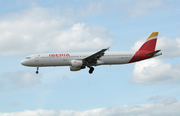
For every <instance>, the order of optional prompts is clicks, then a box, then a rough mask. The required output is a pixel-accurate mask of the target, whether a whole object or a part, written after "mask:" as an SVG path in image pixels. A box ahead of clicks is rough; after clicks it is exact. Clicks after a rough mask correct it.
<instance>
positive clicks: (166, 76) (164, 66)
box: [131, 58, 180, 85]
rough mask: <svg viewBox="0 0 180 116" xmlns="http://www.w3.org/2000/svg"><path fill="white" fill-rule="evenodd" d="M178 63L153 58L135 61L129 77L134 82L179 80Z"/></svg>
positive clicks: (179, 65) (146, 82) (148, 82)
mask: <svg viewBox="0 0 180 116" xmlns="http://www.w3.org/2000/svg"><path fill="white" fill-rule="evenodd" d="M179 75H180V64H176V65H171V64H170V63H164V62H163V61H161V60H159V59H156V58H153V59H149V60H144V61H141V62H137V63H136V64H135V68H134V71H133V75H132V77H131V82H132V83H136V84H145V85H146V84H161V83H167V82H170V83H172V82H173V83H177V82H180V76H179Z"/></svg>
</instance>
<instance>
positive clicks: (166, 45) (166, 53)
mask: <svg viewBox="0 0 180 116" xmlns="http://www.w3.org/2000/svg"><path fill="white" fill-rule="evenodd" d="M146 39H147V37H142V38H139V39H138V41H137V42H136V43H135V44H134V46H133V47H131V50H133V51H137V50H138V49H139V48H140V47H141V46H142V45H143V43H144V42H145V41H146ZM156 49H157V50H162V56H161V57H166V58H173V57H179V56H180V38H179V37H177V38H176V39H169V38H167V37H165V36H159V37H158V40H157V45H156Z"/></svg>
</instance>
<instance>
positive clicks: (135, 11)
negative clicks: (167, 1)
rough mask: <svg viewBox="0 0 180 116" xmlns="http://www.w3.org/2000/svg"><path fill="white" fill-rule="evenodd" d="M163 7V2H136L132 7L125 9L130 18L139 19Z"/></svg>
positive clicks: (145, 0)
mask: <svg viewBox="0 0 180 116" xmlns="http://www.w3.org/2000/svg"><path fill="white" fill-rule="evenodd" d="M162 6H163V1H162V0H151V1H149V0H143V1H142V0H134V1H133V2H132V3H131V5H130V6H129V7H127V8H125V9H126V11H127V12H128V15H129V17H139V16H143V15H147V14H149V12H150V11H157V9H159V8H160V7H162ZM155 9H156V10H155Z"/></svg>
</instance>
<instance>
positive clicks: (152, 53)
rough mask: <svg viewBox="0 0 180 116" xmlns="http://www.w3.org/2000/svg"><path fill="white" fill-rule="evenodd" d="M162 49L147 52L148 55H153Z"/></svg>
mask: <svg viewBox="0 0 180 116" xmlns="http://www.w3.org/2000/svg"><path fill="white" fill-rule="evenodd" d="M160 51H161V50H156V51H154V52H151V53H148V54H146V55H147V56H151V55H155V54H157V53H158V52H160Z"/></svg>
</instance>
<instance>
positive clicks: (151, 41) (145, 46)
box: [139, 32, 158, 52]
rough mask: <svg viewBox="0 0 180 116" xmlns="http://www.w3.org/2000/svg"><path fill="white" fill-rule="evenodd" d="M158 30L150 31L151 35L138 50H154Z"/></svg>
mask: <svg viewBox="0 0 180 116" xmlns="http://www.w3.org/2000/svg"><path fill="white" fill-rule="evenodd" d="M157 36H158V32H152V33H151V35H150V36H149V37H148V38H147V40H146V42H145V43H144V44H143V45H142V46H141V48H140V49H139V50H143V51H152V52H153V51H154V50H155V47H156V41H157Z"/></svg>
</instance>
